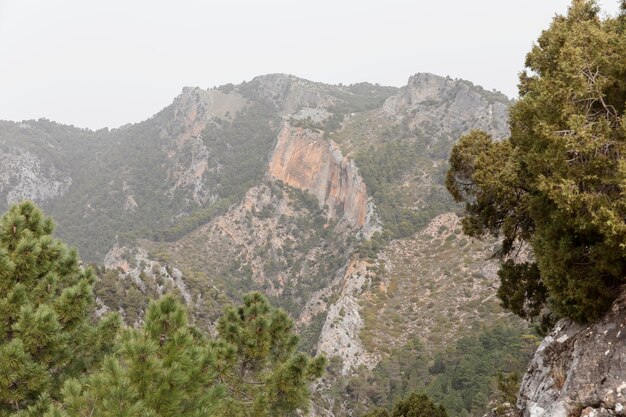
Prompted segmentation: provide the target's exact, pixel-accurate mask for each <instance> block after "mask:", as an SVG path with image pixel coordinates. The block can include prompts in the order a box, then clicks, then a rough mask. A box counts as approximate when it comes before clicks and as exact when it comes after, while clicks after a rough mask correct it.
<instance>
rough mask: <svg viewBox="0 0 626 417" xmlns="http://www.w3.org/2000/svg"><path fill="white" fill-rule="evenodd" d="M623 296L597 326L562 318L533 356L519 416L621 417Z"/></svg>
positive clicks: (625, 333)
mask: <svg viewBox="0 0 626 417" xmlns="http://www.w3.org/2000/svg"><path fill="white" fill-rule="evenodd" d="M625 325H626V293H622V296H621V297H620V298H619V299H618V300H617V301H615V303H614V304H613V307H612V309H611V310H610V311H609V312H608V313H607V314H606V315H605V316H604V317H603V318H602V319H601V320H599V321H598V322H596V323H593V324H589V325H586V326H583V325H580V324H576V323H574V322H572V321H571V320H561V321H560V322H559V323H558V324H557V326H556V327H555V329H554V330H553V331H552V333H551V334H550V335H549V336H547V337H546V338H545V339H544V340H543V342H542V343H541V345H540V346H539V348H538V349H537V352H536V353H535V356H534V358H533V359H532V361H531V363H530V365H529V368H528V371H527V372H526V375H525V376H524V379H523V380H522V384H521V388H520V392H519V395H518V400H517V406H518V408H519V409H520V410H521V412H522V415H523V416H524V417H548V416H550V417H573V416H576V417H577V416H588V417H590V416H594V417H600V416H621V415H624V414H625V413H624V407H625V406H626V328H625Z"/></svg>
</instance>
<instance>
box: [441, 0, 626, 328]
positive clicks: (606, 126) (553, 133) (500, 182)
mask: <svg viewBox="0 0 626 417" xmlns="http://www.w3.org/2000/svg"><path fill="white" fill-rule="evenodd" d="M625 29H626V26H625V20H624V16H623V15H620V16H618V17H609V18H601V17H600V16H599V8H598V7H597V5H596V3H595V2H594V1H585V0H575V1H573V3H572V5H571V7H570V9H569V12H568V14H567V15H566V16H557V17H555V19H554V21H553V22H552V25H551V26H550V28H549V29H548V30H546V31H544V32H543V33H542V35H541V36H540V37H539V39H538V42H537V44H536V45H535V46H534V47H533V49H532V50H531V52H530V53H529V54H528V56H527V58H526V66H527V68H528V70H527V71H525V72H523V73H522V74H521V76H520V84H519V90H520V91H519V92H520V99H519V101H518V102H517V103H516V104H515V105H513V107H512V108H511V115H510V128H511V136H510V138H509V139H508V140H505V141H501V142H495V141H493V140H492V139H491V138H490V137H489V135H487V134H485V133H483V132H477V131H474V132H471V133H470V134H468V135H466V136H464V137H463V138H461V140H460V142H459V143H458V144H457V145H456V146H455V147H454V149H453V151H452V154H451V157H450V165H451V166H450V171H449V172H448V177H447V187H448V189H449V191H450V192H451V193H452V195H453V196H454V197H455V199H456V200H457V201H464V202H466V212H467V215H466V217H465V218H464V220H463V226H464V231H465V232H466V233H467V234H469V235H471V236H482V235H485V234H492V235H495V236H502V238H503V247H502V250H501V252H500V256H501V257H502V258H503V259H506V260H513V259H514V258H515V255H516V254H517V253H518V251H519V249H520V245H522V244H523V242H526V243H528V244H530V247H531V248H532V251H533V254H534V261H533V264H532V265H528V264H525V263H521V264H517V263H514V262H508V263H506V264H505V266H504V267H503V269H502V270H501V274H500V275H501V278H502V281H503V285H504V288H505V289H503V290H502V291H500V296H501V298H502V299H503V302H504V304H505V306H507V307H509V308H511V309H512V310H513V311H515V312H516V313H518V314H520V315H522V316H525V317H529V316H534V315H537V314H538V313H539V311H540V310H541V309H542V308H544V307H548V308H549V309H550V310H552V311H553V312H555V313H556V314H557V315H559V316H568V317H571V318H573V319H575V320H577V321H586V320H592V319H595V318H597V317H599V316H600V315H601V314H602V313H603V312H604V311H606V309H607V308H608V307H609V306H610V304H611V302H612V301H613V299H614V298H615V297H616V295H617V294H618V291H617V289H618V287H619V286H620V285H621V284H623V282H624V276H626V275H625V273H626V257H625V256H624V255H625V249H626V220H625V219H626V198H625V197H624V193H625V192H626V163H625V162H624V158H623V153H624V146H625V139H626V117H625V116H624V106H625V104H626V65H625V64H624V62H626V61H625V60H624V57H625V56H626V31H625Z"/></svg>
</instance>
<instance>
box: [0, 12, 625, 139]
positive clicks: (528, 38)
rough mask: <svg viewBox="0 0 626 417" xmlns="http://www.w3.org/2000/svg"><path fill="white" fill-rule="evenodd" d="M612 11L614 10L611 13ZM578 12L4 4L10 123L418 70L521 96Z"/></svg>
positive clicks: (79, 121) (2, 107)
mask: <svg viewBox="0 0 626 417" xmlns="http://www.w3.org/2000/svg"><path fill="white" fill-rule="evenodd" d="M600 3H601V4H602V6H603V7H604V9H605V10H607V11H608V12H610V13H614V12H615V11H616V10H617V4H618V1H617V0H604V1H601V2H600ZM568 4H569V1H568V0H474V1H468V0H431V1H420V0H412V1H409V0H404V1H400V0H384V1H370V0H316V1H310V0H289V1H287V0H266V1H262V0H256V1H255V0H246V1H244V0H229V1H226V0H222V1H213V0H205V1H200V0H177V1H160V0H98V1H96V0H39V1H36V0H0V119H9V120H23V119H31V118H39V117H46V118H48V119H52V120H55V121H58V122H63V123H68V124H74V125H76V126H80V127H89V128H100V127H104V126H109V127H117V126H120V125H122V124H124V123H128V122H138V121H141V120H143V119H145V118H147V117H149V116H151V115H152V114H154V113H156V112H157V111H158V110H160V109H161V108H163V107H165V106H166V105H168V104H169V103H170V102H171V101H172V99H173V98H174V97H175V96H176V95H178V94H179V93H180V91H181V88H182V87H183V86H200V87H204V88H208V87H212V86H214V85H220V84H225V83H228V82H233V83H239V82H241V81H244V80H250V79H251V78H253V77H254V76H256V75H260V74H266V73H274V72H284V73H291V74H294V75H297V76H299V77H303V78H307V79H311V80H314V81H322V82H327V83H334V84H336V83H340V82H342V83H354V82H359V81H370V82H378V83H380V84H386V85H395V86H401V85H403V84H405V83H406V80H407V78H408V77H409V76H410V75H411V74H414V73H416V72H432V73H435V74H439V75H450V76H451V77H454V78H464V79H468V80H470V81H472V82H474V83H476V84H480V85H482V86H484V87H485V88H488V89H492V88H495V89H498V90H501V91H502V92H504V93H506V94H507V95H509V96H511V97H513V96H515V95H516V94H517V93H516V83H517V74H518V73H519V71H520V70H522V68H523V62H524V55H525V54H526V52H527V51H528V50H529V49H530V47H531V45H532V43H533V41H534V40H535V39H536V38H537V36H538V35H539V34H540V32H541V30H542V29H545V28H546V27H547V25H548V24H549V22H550V20H551V18H552V17H553V16H554V14H555V13H563V12H565V11H566V9H567V6H568Z"/></svg>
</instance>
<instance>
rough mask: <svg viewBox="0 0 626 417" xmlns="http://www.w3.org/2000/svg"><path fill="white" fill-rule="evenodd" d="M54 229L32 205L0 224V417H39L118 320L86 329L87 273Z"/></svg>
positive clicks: (102, 348) (17, 208) (97, 354)
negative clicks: (14, 416) (25, 416)
mask: <svg viewBox="0 0 626 417" xmlns="http://www.w3.org/2000/svg"><path fill="white" fill-rule="evenodd" d="M53 229H54V225H53V223H52V220H51V219H49V218H46V217H44V215H43V213H42V212H41V210H40V209H38V208H37V207H36V206H35V205H34V204H33V203H32V202H30V201H26V202H23V203H20V204H17V205H14V206H12V207H11V208H10V209H9V211H8V212H7V213H6V214H5V215H4V216H3V217H2V218H0V416H8V415H13V414H23V415H27V414H28V413H29V412H30V413H31V414H32V415H41V414H42V410H44V409H45V408H46V407H47V405H48V404H49V402H50V400H51V399H52V400H54V399H57V398H58V397H59V395H60V393H59V387H60V386H61V385H62V382H63V381H64V380H65V379H67V378H68V377H71V376H76V375H80V374H81V373H83V372H85V371H86V370H87V369H89V368H91V367H93V366H95V365H96V364H97V363H98V361H99V360H100V359H101V357H102V356H103V355H104V353H106V351H107V349H108V348H109V346H110V344H109V341H110V340H111V339H112V338H113V335H114V334H115V333H116V331H117V328H118V327H119V323H120V321H119V318H118V317H117V316H108V317H106V318H105V319H104V320H102V321H101V322H100V323H99V325H98V326H94V325H93V324H92V321H91V317H92V313H93V311H92V304H93V296H92V293H91V284H92V282H93V274H92V271H91V270H89V269H83V268H82V267H81V265H80V262H79V260H78V256H77V253H76V251H75V250H73V249H68V247H67V246H66V245H65V244H63V243H62V242H60V241H59V240H57V239H54V238H53V237H52V232H53ZM29 410H30V411H29Z"/></svg>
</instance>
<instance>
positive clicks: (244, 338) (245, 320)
mask: <svg viewBox="0 0 626 417" xmlns="http://www.w3.org/2000/svg"><path fill="white" fill-rule="evenodd" d="M217 329H218V334H219V338H218V341H217V343H216V344H215V347H216V350H217V352H218V360H219V366H218V372H219V380H220V381H221V382H222V383H223V384H224V386H225V387H226V388H227V390H228V393H229V396H228V397H227V398H226V399H225V401H224V403H223V406H222V408H221V409H220V412H219V413H218V414H217V415H219V416H223V417H239V416H241V417H272V416H283V415H284V416H287V415H291V413H293V412H294V410H296V409H302V410H305V409H306V408H307V407H308V398H309V391H308V386H309V384H310V383H312V382H313V381H315V380H316V379H317V378H319V377H320V376H321V375H322V373H323V369H324V365H325V359H324V358H323V357H317V358H315V359H312V358H310V357H309V356H308V355H306V354H304V353H299V352H297V351H296V347H297V345H298V337H297V336H296V335H295V333H294V331H293V330H294V323H293V321H292V320H291V319H290V318H289V316H288V315H287V313H285V312H284V311H283V310H280V309H276V308H273V307H271V306H270V305H269V303H268V302H267V300H266V299H265V297H263V295H261V294H260V293H258V292H254V293H250V294H247V295H246V296H245V297H244V300H243V305H241V306H240V307H238V308H234V307H229V308H227V309H226V310H225V312H224V315H223V316H222V317H221V318H220V319H219V321H218V324H217Z"/></svg>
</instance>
